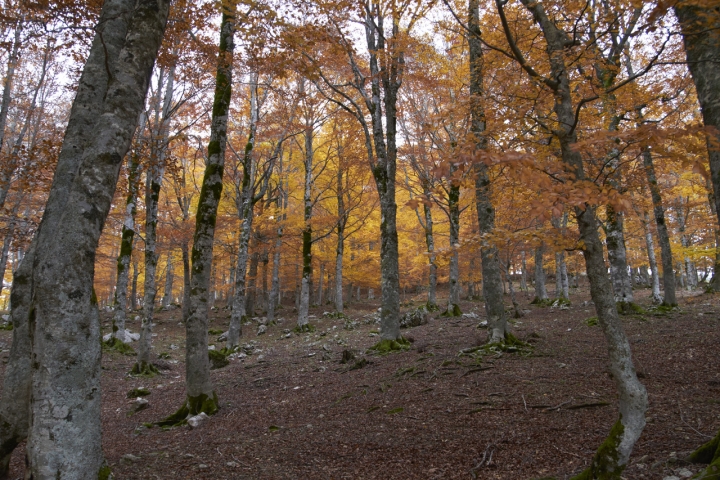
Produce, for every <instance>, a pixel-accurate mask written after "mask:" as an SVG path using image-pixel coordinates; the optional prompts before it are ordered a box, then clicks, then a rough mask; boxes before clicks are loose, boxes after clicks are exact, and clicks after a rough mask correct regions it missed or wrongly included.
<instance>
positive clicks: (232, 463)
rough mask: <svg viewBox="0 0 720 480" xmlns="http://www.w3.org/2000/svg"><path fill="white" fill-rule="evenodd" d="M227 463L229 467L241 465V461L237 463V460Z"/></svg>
mask: <svg viewBox="0 0 720 480" xmlns="http://www.w3.org/2000/svg"><path fill="white" fill-rule="evenodd" d="M225 465H227V466H228V467H231V468H235V467H237V466H238V465H239V463H237V462H227V463H226V464H225Z"/></svg>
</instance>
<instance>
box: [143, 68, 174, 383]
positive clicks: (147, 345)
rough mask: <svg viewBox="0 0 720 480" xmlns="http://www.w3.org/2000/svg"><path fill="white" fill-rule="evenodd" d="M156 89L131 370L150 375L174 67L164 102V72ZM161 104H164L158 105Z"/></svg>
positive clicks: (146, 183)
mask: <svg viewBox="0 0 720 480" xmlns="http://www.w3.org/2000/svg"><path fill="white" fill-rule="evenodd" d="M158 79H159V80H158V88H157V95H156V98H155V128H156V131H155V135H154V137H155V138H154V139H153V142H152V148H151V151H152V158H151V159H150V164H149V165H148V167H147V172H146V180H145V282H144V285H143V315H142V324H141V327H140V340H139V342H138V356H137V363H136V365H135V366H134V367H133V371H134V372H135V373H149V372H150V371H151V370H152V367H151V361H150V351H151V347H152V324H153V313H154V309H155V297H156V296H157V281H156V278H155V276H156V270H157V263H158V258H159V256H158V254H157V252H156V248H157V224H158V208H159V205H160V190H161V188H162V180H163V175H164V172H165V158H166V156H167V150H168V137H169V134H170V131H169V130H170V124H169V122H170V118H169V116H170V107H171V105H172V96H173V90H174V86H175V67H171V68H170V71H169V72H168V75H167V87H166V88H165V99H164V101H163V100H162V97H161V95H162V89H163V88H162V87H163V81H164V79H165V72H164V69H162V68H161V69H160V73H159V75H158ZM161 101H162V102H163V105H161Z"/></svg>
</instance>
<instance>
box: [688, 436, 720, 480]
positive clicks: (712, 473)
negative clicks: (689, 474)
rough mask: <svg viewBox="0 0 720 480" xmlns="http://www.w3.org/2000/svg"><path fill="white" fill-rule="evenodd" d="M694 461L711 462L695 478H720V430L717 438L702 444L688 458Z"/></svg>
mask: <svg viewBox="0 0 720 480" xmlns="http://www.w3.org/2000/svg"><path fill="white" fill-rule="evenodd" d="M688 460H689V461H691V462H693V463H709V464H710V465H708V467H707V468H706V469H705V470H703V471H702V472H700V473H698V474H697V475H695V476H694V477H693V478H695V479H698V480H710V479H718V478H720V432H718V434H717V435H715V438H713V439H712V440H710V441H709V442H707V443H705V444H703V445H701V446H700V447H699V448H698V449H697V450H695V451H694V452H693V453H691V454H690V457H689V458H688Z"/></svg>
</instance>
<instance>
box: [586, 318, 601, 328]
mask: <svg viewBox="0 0 720 480" xmlns="http://www.w3.org/2000/svg"><path fill="white" fill-rule="evenodd" d="M598 322H599V320H598V317H590V318H586V319H585V325H587V326H588V327H597V326H598V325H599V323H598Z"/></svg>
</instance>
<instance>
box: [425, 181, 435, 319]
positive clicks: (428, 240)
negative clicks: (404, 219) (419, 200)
mask: <svg viewBox="0 0 720 480" xmlns="http://www.w3.org/2000/svg"><path fill="white" fill-rule="evenodd" d="M425 193H426V194H427V193H428V192H425ZM423 213H424V216H425V222H424V225H423V227H424V230H425V245H427V251H428V264H429V266H430V271H429V274H428V277H429V278H428V299H427V303H426V306H427V308H428V310H430V311H434V310H437V309H438V306H437V263H436V261H435V260H436V256H435V236H434V234H433V218H432V210H431V209H430V206H429V205H426V204H423Z"/></svg>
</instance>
